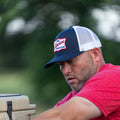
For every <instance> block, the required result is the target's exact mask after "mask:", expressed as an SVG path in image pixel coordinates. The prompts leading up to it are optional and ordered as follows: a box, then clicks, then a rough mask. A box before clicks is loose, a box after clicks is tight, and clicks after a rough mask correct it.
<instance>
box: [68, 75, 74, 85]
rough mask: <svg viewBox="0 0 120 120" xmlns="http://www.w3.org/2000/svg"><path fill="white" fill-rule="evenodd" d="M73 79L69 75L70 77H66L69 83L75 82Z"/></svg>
mask: <svg viewBox="0 0 120 120" xmlns="http://www.w3.org/2000/svg"><path fill="white" fill-rule="evenodd" d="M75 80H76V79H75V78H72V77H71V78H67V81H68V83H69V84H74V83H75Z"/></svg>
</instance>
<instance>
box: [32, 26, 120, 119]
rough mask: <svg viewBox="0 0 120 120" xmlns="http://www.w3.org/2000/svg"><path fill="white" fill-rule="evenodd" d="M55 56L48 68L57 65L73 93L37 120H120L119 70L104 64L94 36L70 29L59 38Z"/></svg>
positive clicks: (79, 29)
mask: <svg viewBox="0 0 120 120" xmlns="http://www.w3.org/2000/svg"><path fill="white" fill-rule="evenodd" d="M54 53H55V57H54V58H53V59H52V60H51V61H49V62H48V63H47V64H46V65H45V68H47V67H49V66H50V65H52V64H54V63H56V62H57V63H58V64H59V65H60V70H61V72H62V73H63V75H64V77H65V79H66V81H67V83H68V84H69V85H70V87H71V89H72V91H71V92H70V93H69V94H68V95H67V96H66V97H65V98H63V99H62V100H61V101H60V102H58V103H57V104H56V105H55V107H54V108H52V109H50V110H48V111H45V112H43V113H41V114H40V115H38V116H37V117H35V118H34V120H120V67H119V66H115V65H112V64H105V62H104V59H103V56H102V52H101V42H100V40H99V38H98V37H97V36H96V35H95V33H94V32H93V31H91V30H90V29H88V28H85V27H80V26H73V27H70V28H68V29H67V30H64V31H62V32H61V33H60V34H58V35H57V37H56V39H55V41H54ZM61 89H62V88H61Z"/></svg>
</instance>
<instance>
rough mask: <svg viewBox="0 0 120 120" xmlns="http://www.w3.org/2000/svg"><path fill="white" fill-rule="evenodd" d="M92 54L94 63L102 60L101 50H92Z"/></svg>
mask: <svg viewBox="0 0 120 120" xmlns="http://www.w3.org/2000/svg"><path fill="white" fill-rule="evenodd" d="M90 54H91V56H92V58H93V60H94V61H96V62H98V61H100V60H101V50H100V48H93V49H92V50H90Z"/></svg>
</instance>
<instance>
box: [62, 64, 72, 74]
mask: <svg viewBox="0 0 120 120" xmlns="http://www.w3.org/2000/svg"><path fill="white" fill-rule="evenodd" d="M61 71H62V73H63V74H64V75H68V74H69V73H70V72H71V66H70V65H69V64H68V63H64V65H63V66H62V68H61Z"/></svg>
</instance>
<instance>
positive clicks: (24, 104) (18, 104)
mask: <svg viewBox="0 0 120 120" xmlns="http://www.w3.org/2000/svg"><path fill="white" fill-rule="evenodd" d="M8 103H11V104H12V111H18V110H31V109H35V108H36V105H34V104H30V103H29V98H28V96H26V95H20V94H0V112H3V111H4V112H5V111H7V109H8Z"/></svg>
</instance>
